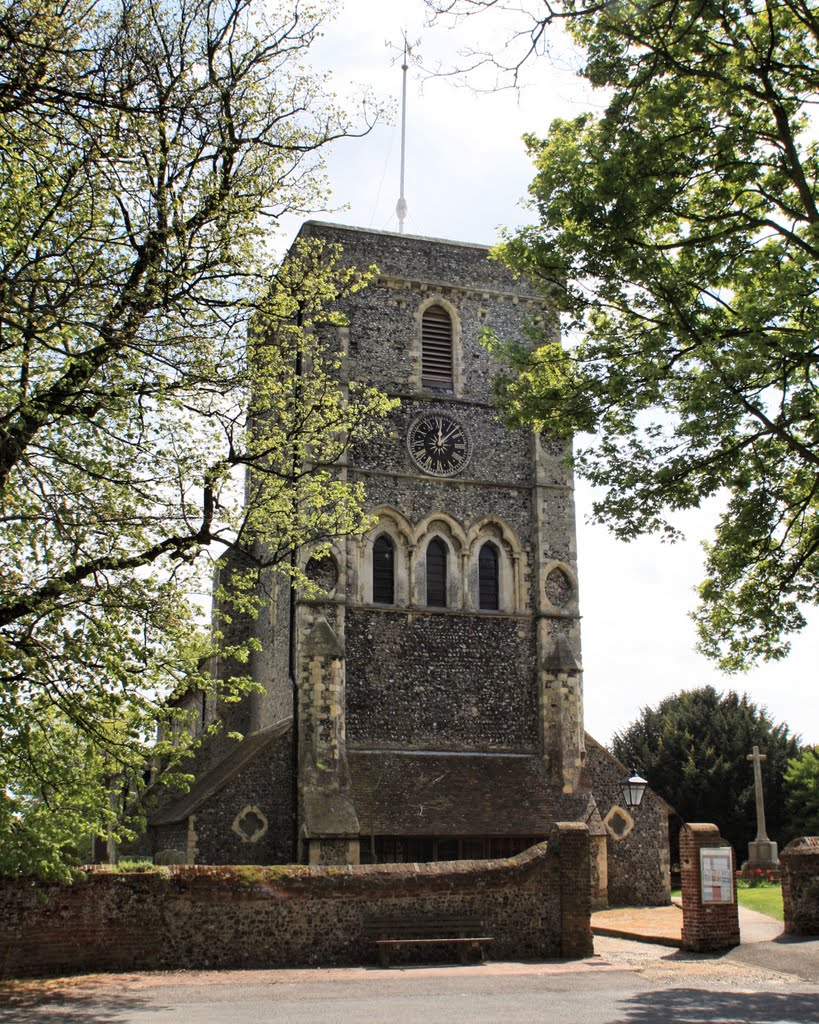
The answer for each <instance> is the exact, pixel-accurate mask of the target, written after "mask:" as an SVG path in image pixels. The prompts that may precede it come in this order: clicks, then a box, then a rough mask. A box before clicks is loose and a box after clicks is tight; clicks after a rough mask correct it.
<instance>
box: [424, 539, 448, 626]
mask: <svg viewBox="0 0 819 1024" xmlns="http://www.w3.org/2000/svg"><path fill="white" fill-rule="evenodd" d="M426 569H427V571H426V590H427V594H426V597H427V599H426V604H427V606H428V607H429V608H446V607H447V597H448V590H449V587H448V586H447V575H448V572H447V545H446V544H445V543H444V542H443V541H442V540H441V539H440V537H433V538H432V539H431V540H430V542H429V543H428V544H427V551H426Z"/></svg>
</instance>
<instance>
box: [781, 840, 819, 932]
mask: <svg viewBox="0 0 819 1024" xmlns="http://www.w3.org/2000/svg"><path fill="white" fill-rule="evenodd" d="M779 863H780V865H781V868H782V906H783V908H784V911H785V931H786V932H787V933H789V934H790V935H819V836H802V837H801V838H800V839H794V840H793V842H790V843H788V845H787V846H786V847H785V849H784V850H783V851H782V853H780V855H779Z"/></svg>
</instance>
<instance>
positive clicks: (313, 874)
mask: <svg viewBox="0 0 819 1024" xmlns="http://www.w3.org/2000/svg"><path fill="white" fill-rule="evenodd" d="M589 882H590V878H589V836H588V829H587V828H586V827H585V826H583V825H579V826H578V825H577V824H575V823H568V824H558V825H556V826H555V830H554V831H553V833H552V836H551V838H550V841H549V842H548V843H540V844H539V845H538V846H533V847H532V848H531V849H529V850H527V851H525V852H524V853H522V854H520V855H519V856H517V857H512V858H510V859H509V860H494V861H454V862H442V863H437V864H382V865H364V866H355V867H352V866H346V867H304V866H300V865H284V866H279V867H257V866H250V867H247V866H245V867H227V866H225V867H204V866H199V867H184V866H180V867H168V868H164V869H160V870H157V871H154V872H146V873H130V874H115V873H113V872H111V871H105V870H96V871H91V872H90V873H89V874H88V876H87V878H86V879H84V880H82V881H77V882H75V883H74V884H73V885H61V884H58V883H47V882H39V881H34V880H32V879H4V880H0V922H2V925H1V926H0V928H1V929H2V930H0V977H3V978H9V977H32V976H43V975H57V974H60V973H77V972H83V971H128V970H174V969H181V968H191V969H203V968H269V967H295V966H329V965H332V964H369V963H374V962H375V961H376V950H375V946H374V945H373V943H372V941H371V938H369V937H368V936H367V934H366V926H367V925H368V924H371V923H372V922H375V921H378V920H379V919H396V918H399V919H401V920H405V921H411V920H412V919H413V918H417V919H424V918H434V917H435V916H436V915H438V914H458V915H461V916H464V915H466V916H470V917H472V916H474V917H478V918H480V919H481V920H482V922H483V924H484V927H485V931H486V934H488V935H492V936H494V939H495V941H494V942H493V943H492V945H491V947H490V949H489V956H490V957H491V958H492V959H496V960H510V959H514V960H528V959H544V958H550V957H570V958H571V957H584V956H590V955H591V954H592V953H593V947H592V934H591V924H590V913H591V908H590V885H589ZM425 954H426V951H424V950H423V948H422V947H417V948H416V949H414V950H412V954H411V955H412V960H413V962H419V961H420V960H421V959H422V956H423V958H424V959H426V958H427V957H426V955H425ZM428 955H429V958H430V959H434V958H435V957H436V956H437V957H438V959H447V958H449V959H451V958H452V953H451V951H450V952H448V953H447V951H446V948H445V947H444V948H441V947H430V948H429V954H428Z"/></svg>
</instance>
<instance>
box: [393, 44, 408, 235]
mask: <svg viewBox="0 0 819 1024" xmlns="http://www.w3.org/2000/svg"><path fill="white" fill-rule="evenodd" d="M411 52H412V48H411V47H410V46H409V44H408V43H407V33H406V32H404V63H403V64H402V65H401V71H402V73H403V87H402V90H401V194H400V195H399V197H398V202H397V203H396V204H395V212H396V213H397V214H398V231H399V234H402V235H403V234H404V221H405V220H406V217H407V209H408V207H407V200H406V199H405V198H404V167H405V154H406V142H407V71H408V70H409V65H408V64H407V55H408V54H409V53H411Z"/></svg>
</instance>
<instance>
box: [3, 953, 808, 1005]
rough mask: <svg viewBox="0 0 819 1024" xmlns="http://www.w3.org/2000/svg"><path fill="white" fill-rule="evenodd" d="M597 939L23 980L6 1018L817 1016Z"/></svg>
mask: <svg viewBox="0 0 819 1024" xmlns="http://www.w3.org/2000/svg"><path fill="white" fill-rule="evenodd" d="M595 948H596V950H597V954H598V955H597V956H596V957H594V958H592V959H590V960H586V961H580V962H575V963H554V962H552V963H546V964H485V965H476V966H469V967H442V968H417V969H414V970H413V969H409V970H407V969H396V968H394V969H392V970H380V969H367V968H350V969H339V970H306V971H226V972H221V973H215V972H213V973H207V972H177V973H167V974H165V973H163V974H129V975H111V976H90V977H86V978H81V979H72V980H69V981H65V980H63V981H56V982H53V981H52V982H36V983H19V984H17V985H15V986H12V987H8V986H5V987H3V988H2V990H0V1024H235V1022H239V1021H241V1022H248V1024H250V1022H252V1024H273V1022H275V1024H307V1022H309V1024H363V1022H366V1024H449V1022H453V1024H455V1022H457V1024H498V1022H501V1021H511V1022H514V1024H530V1022H531V1024H535V1022H537V1024H546V1022H548V1024H671V1022H675V1024H676V1022H680V1024H683V1022H684V1024H814V1022H816V1024H819V984H815V983H812V982H810V981H806V980H804V979H803V978H800V977H798V976H797V975H794V974H788V973H780V972H777V971H771V970H770V969H767V968H765V967H761V966H758V965H755V964H753V963H748V962H745V961H742V960H738V959H736V958H735V957H734V956H733V954H728V955H722V956H697V955H692V954H683V953H679V952H676V951H673V950H670V949H668V948H666V947H662V946H653V945H647V944H643V943H636V942H630V941H627V940H622V939H613V938H602V937H601V938H597V939H596V941H595ZM740 948H741V949H744V948H749V949H752V948H753V947H750V946H749V947H740ZM735 952H738V951H735Z"/></svg>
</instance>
